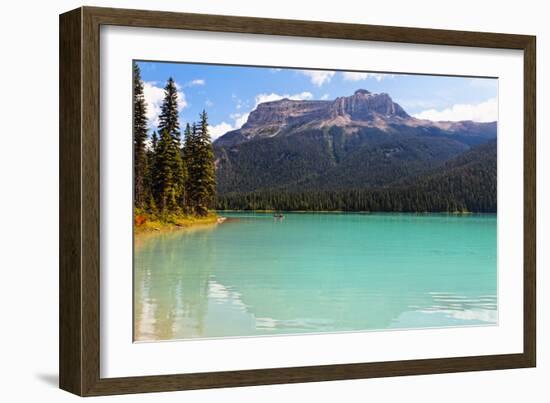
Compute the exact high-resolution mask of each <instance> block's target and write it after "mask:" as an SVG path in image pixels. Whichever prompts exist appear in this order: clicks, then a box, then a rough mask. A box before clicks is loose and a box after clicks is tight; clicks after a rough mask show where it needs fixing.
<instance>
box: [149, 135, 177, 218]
mask: <svg viewBox="0 0 550 403" xmlns="http://www.w3.org/2000/svg"><path fill="white" fill-rule="evenodd" d="M174 154H175V153H174V141H173V138H172V136H171V135H170V133H169V132H168V131H167V130H164V131H162V132H161V133H160V137H159V140H158V143H157V147H156V152H155V166H154V174H153V184H154V185H153V186H154V188H153V193H154V195H155V205H156V207H157V208H158V209H159V210H160V212H162V213H169V212H173V211H174V210H176V209H177V185H176V180H175V175H174V170H173V166H174V158H175V155H174Z"/></svg>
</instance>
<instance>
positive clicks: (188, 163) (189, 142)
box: [183, 123, 197, 214]
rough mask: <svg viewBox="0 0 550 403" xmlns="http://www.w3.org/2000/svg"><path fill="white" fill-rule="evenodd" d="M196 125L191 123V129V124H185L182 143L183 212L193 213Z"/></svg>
mask: <svg viewBox="0 0 550 403" xmlns="http://www.w3.org/2000/svg"><path fill="white" fill-rule="evenodd" d="M196 131H197V129H196V126H195V124H194V123H193V129H191V125H189V123H187V124H186V126H185V131H184V144H183V163H184V166H185V167H186V169H187V180H186V181H185V195H184V196H185V197H184V206H185V212H186V213H189V214H193V213H194V208H193V197H192V196H191V195H193V194H194V193H195V192H194V180H193V179H192V178H194V177H195V176H196V174H195V171H196V170H195V168H194V157H195V155H196V147H195V144H196V140H195V135H196Z"/></svg>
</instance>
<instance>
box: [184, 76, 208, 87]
mask: <svg viewBox="0 0 550 403" xmlns="http://www.w3.org/2000/svg"><path fill="white" fill-rule="evenodd" d="M205 84H206V81H205V80H203V79H202V78H198V79H196V80H191V81H189V82H188V83H187V84H185V85H186V86H187V87H194V86H196V85H205Z"/></svg>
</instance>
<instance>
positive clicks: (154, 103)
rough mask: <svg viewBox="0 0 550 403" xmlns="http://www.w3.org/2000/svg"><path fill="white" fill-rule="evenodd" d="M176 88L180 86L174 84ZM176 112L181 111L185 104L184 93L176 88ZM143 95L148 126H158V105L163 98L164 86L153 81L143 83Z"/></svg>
mask: <svg viewBox="0 0 550 403" xmlns="http://www.w3.org/2000/svg"><path fill="white" fill-rule="evenodd" d="M176 88H180V87H179V86H178V84H176ZM177 94H178V112H181V111H182V110H183V109H185V107H186V106H187V101H186V99H185V94H184V93H183V91H181V90H178V91H177ZM143 95H144V97H145V102H146V103H147V119H148V121H149V127H157V126H158V117H159V115H160V106H161V105H162V100H163V99H164V87H158V86H157V83H156V82H154V81H148V82H144V83H143Z"/></svg>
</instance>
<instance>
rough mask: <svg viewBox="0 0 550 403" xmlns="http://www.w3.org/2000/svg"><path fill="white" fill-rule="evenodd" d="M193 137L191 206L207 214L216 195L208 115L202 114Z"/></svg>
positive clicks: (200, 213) (202, 213) (190, 179)
mask: <svg viewBox="0 0 550 403" xmlns="http://www.w3.org/2000/svg"><path fill="white" fill-rule="evenodd" d="M194 132H195V133H194V134H192V135H191V137H192V146H193V148H194V149H193V150H192V151H193V154H192V162H191V164H192V165H191V166H190V167H189V168H188V169H189V181H190V182H191V183H192V193H191V195H190V199H191V206H192V208H193V210H194V212H195V214H197V215H200V216H205V215H207V214H208V209H209V208H210V207H212V203H213V201H214V198H215V195H216V173H215V167H214V149H213V147H212V140H211V138H210V134H209V133H208V115H207V114H206V111H204V110H203V111H202V113H201V114H200V122H199V125H198V126H195V130H194Z"/></svg>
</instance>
